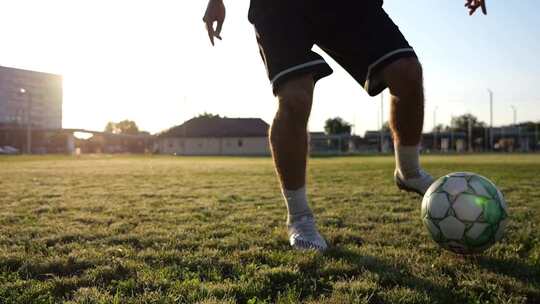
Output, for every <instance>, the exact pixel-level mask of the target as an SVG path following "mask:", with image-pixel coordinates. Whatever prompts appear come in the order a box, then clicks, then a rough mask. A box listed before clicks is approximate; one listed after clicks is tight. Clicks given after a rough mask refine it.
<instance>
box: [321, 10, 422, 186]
mask: <svg viewBox="0 0 540 304" xmlns="http://www.w3.org/2000/svg"><path fill="white" fill-rule="evenodd" d="M326 10H328V8H325V11H326ZM333 10H334V12H331V13H329V14H325V16H328V18H330V19H331V20H332V21H333V22H332V23H331V24H333V27H331V28H328V29H321V32H322V31H323V30H326V33H324V34H323V35H321V36H320V37H319V38H318V41H319V42H318V44H319V45H320V46H321V47H322V48H323V49H324V50H325V51H327V52H328V54H329V55H330V56H332V57H333V58H334V59H335V60H336V61H337V62H338V63H339V64H340V65H342V66H343V67H344V68H345V69H346V70H347V71H348V72H349V73H350V74H351V75H352V76H353V77H354V78H355V79H356V80H357V81H358V82H359V83H360V84H362V86H363V87H364V89H365V90H366V91H367V92H368V94H369V95H371V96H375V95H377V94H379V93H381V92H382V91H383V90H384V89H386V88H389V89H390V92H391V94H392V97H391V98H392V106H391V107H392V110H391V119H390V125H391V128H392V131H393V135H394V139H395V141H396V145H395V146H396V160H397V166H396V167H397V170H396V173H395V177H396V183H397V184H398V186H399V187H400V188H402V189H404V190H408V191H414V192H418V193H421V194H423V193H424V192H425V190H427V188H428V187H429V185H430V183H431V181H432V178H431V177H430V176H429V175H428V174H425V173H424V171H422V170H421V169H420V166H419V162H418V154H419V151H418V145H419V142H420V136H421V132H422V126H423V118H424V117H423V116H424V112H423V111H424V108H423V105H424V94H423V88H422V68H421V66H420V63H419V62H418V59H417V57H416V54H415V52H414V49H413V48H412V47H411V46H410V45H409V43H408V42H407V40H406V39H405V37H404V36H403V34H402V33H401V32H400V30H399V28H398V27H397V26H396V25H395V24H394V22H393V21H392V20H391V19H390V17H389V16H388V15H387V14H386V12H385V11H384V10H383V8H382V1H350V2H347V3H346V4H343V5H340V6H335V7H334V8H333ZM357 24H359V26H357ZM334 33H341V35H335V34H334Z"/></svg>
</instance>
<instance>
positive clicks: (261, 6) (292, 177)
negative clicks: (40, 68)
mask: <svg viewBox="0 0 540 304" xmlns="http://www.w3.org/2000/svg"><path fill="white" fill-rule="evenodd" d="M267 6H269V7H267ZM304 13H305V10H304V9H303V7H302V6H299V5H298V4H297V3H296V2H294V1H292V2H288V1H275V2H274V1H252V2H251V9H250V21H251V22H252V23H253V24H254V26H255V31H256V35H257V42H258V44H259V50H260V53H261V57H262V59H263V62H264V64H265V66H266V70H267V72H268V78H269V80H270V83H271V85H272V90H273V92H274V95H276V97H277V99H278V102H279V107H278V111H277V113H276V116H275V119H274V121H273V123H272V127H271V130H270V136H269V137H270V144H271V147H272V156H273V158H274V163H275V167H276V171H277V174H278V178H279V180H280V185H281V189H282V193H283V197H284V198H285V203H286V206H287V211H288V214H287V229H288V234H289V241H290V244H291V245H292V246H293V248H296V249H315V250H320V251H322V250H325V249H326V247H327V245H326V242H325V241H324V239H323V238H322V237H321V235H320V234H319V232H318V231H317V227H316V224H315V218H314V215H313V213H312V211H311V209H310V208H309V206H308V200H307V196H306V163H307V153H308V133H307V124H308V119H309V114H310V111H311V103H312V97H313V88H314V84H315V82H316V81H317V80H318V79H320V78H322V77H324V76H326V75H329V74H330V73H331V72H332V70H331V69H330V67H329V66H328V65H327V64H326V62H325V61H324V60H323V59H322V57H321V56H319V55H318V54H316V53H314V52H313V51H311V48H312V47H313V43H314V42H313V33H312V26H311V25H310V24H309V23H306V19H305V18H303V17H302V14H304Z"/></svg>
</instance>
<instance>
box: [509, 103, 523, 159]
mask: <svg viewBox="0 0 540 304" xmlns="http://www.w3.org/2000/svg"><path fill="white" fill-rule="evenodd" d="M510 108H512V111H513V112H514V128H517V131H518V135H517V138H518V140H517V143H518V147H519V148H520V150H521V128H520V127H519V126H518V125H517V108H516V107H515V106H510Z"/></svg>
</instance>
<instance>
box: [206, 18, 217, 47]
mask: <svg viewBox="0 0 540 304" xmlns="http://www.w3.org/2000/svg"><path fill="white" fill-rule="evenodd" d="M204 23H205V24H206V31H207V32H208V38H209V39H210V43H212V46H214V36H215V32H214V24H213V22H212V21H209V20H205V21H204Z"/></svg>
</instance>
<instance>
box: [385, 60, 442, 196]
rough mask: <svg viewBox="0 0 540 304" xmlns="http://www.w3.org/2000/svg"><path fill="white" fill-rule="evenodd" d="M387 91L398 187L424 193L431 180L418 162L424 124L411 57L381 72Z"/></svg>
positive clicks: (418, 74) (416, 65)
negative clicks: (388, 93) (388, 92)
mask: <svg viewBox="0 0 540 304" xmlns="http://www.w3.org/2000/svg"><path fill="white" fill-rule="evenodd" d="M381 76H382V79H383V80H384V82H385V83H386V84H387V86H388V89H389V91H390V129H391V130H392V136H393V138H394V149H395V158H396V170H395V179H396V183H397V185H398V187H400V188H402V189H404V190H408V191H414V192H417V193H419V194H423V193H425V192H426V190H427V188H429V186H430V185H431V183H432V182H433V178H432V177H431V176H430V175H429V174H427V173H425V172H424V171H423V170H422V169H421V167H420V162H419V154H420V153H419V146H420V140H421V136H422V129H423V125H424V88H423V76H422V67H421V65H420V62H419V61H418V59H416V58H415V57H409V58H401V59H398V60H396V61H394V62H392V63H391V64H389V65H388V66H386V67H385V68H384V69H383V70H382V71H381Z"/></svg>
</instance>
